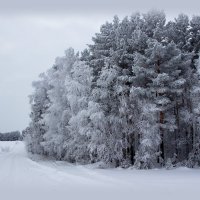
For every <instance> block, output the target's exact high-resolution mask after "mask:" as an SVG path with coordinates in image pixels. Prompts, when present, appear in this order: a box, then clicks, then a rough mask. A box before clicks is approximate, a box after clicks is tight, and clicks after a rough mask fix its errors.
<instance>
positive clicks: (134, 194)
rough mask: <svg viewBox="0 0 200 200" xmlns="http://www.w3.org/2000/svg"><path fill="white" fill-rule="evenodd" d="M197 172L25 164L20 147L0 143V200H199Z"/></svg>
mask: <svg viewBox="0 0 200 200" xmlns="http://www.w3.org/2000/svg"><path fill="white" fill-rule="evenodd" d="M199 191H200V170H197V169H186V168H180V169H176V170H149V171H143V170H141V171H138V170H131V169H128V170H123V169H95V168H94V167H92V166H74V165H71V164H67V163H64V162H55V161H41V160H38V161H37V162H35V161H33V160H31V159H30V158H28V156H27V153H26V151H25V146H24V143H23V142H0V199H1V200H32V199H34V200H40V199H41V200H51V199H52V200H54V199H55V200H64V199H65V200H107V199H108V200H112V199H113V200H118V199H121V200H126V199H130V200H144V199H145V200H146V199H148V200H158V199H159V200H179V199H180V200H185V199H187V200H188V199H198V198H199V196H200V195H199Z"/></svg>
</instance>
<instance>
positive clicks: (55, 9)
mask: <svg viewBox="0 0 200 200" xmlns="http://www.w3.org/2000/svg"><path fill="white" fill-rule="evenodd" d="M41 2H42V3H41ZM152 8H157V9H162V10H165V11H166V14H167V15H168V16H169V17H170V18H173V17H174V16H176V15H177V14H178V13H181V12H185V13H188V14H198V9H199V8H200V1H199V0H198V1H197V0H190V1H187V2H186V1H185V2H184V1H180V0H166V1H162V0H154V1H151V0H139V1H138V0H137V1H136V0H122V1H117V0H110V1H108V0H101V1H99V3H98V2H96V1H94V0H93V1H92V0H85V1H83V0H82V1H81V0H73V1H67V0H43V1H42V0H40V1H39V0H35V1H33V0H29V1H28V0H19V1H17V0H12V1H11V0H7V1H2V0H0V132H6V131H12V130H20V131H21V130H23V129H24V128H25V127H26V126H27V125H28V122H29V113H30V108H29V100H28V95H29V94H31V92H32V87H31V83H32V81H34V80H36V79H37V77H38V75H39V74H40V73H41V72H44V71H46V70H47V69H48V68H50V67H51V66H52V65H53V63H54V60H55V57H57V56H62V55H64V50H65V49H67V48H68V47H70V46H72V47H73V48H75V50H83V49H84V48H85V47H86V44H89V43H91V37H92V36H93V35H94V33H95V32H98V30H99V27H100V25H101V24H103V23H104V22H105V21H106V20H108V21H110V20H112V17H113V16H114V15H115V14H118V15H119V16H120V17H123V16H125V15H130V14H131V13H133V12H135V11H141V12H145V11H147V10H150V9H152ZM176 13H177V14H176ZM199 14H200V13H199Z"/></svg>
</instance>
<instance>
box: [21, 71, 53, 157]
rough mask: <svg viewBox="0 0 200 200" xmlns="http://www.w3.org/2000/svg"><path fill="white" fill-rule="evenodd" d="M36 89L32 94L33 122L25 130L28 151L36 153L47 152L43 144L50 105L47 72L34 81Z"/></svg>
mask: <svg viewBox="0 0 200 200" xmlns="http://www.w3.org/2000/svg"><path fill="white" fill-rule="evenodd" d="M33 87H34V89H35V91H34V93H33V94H32V95H31V96H30V103H31V110H32V112H31V114H30V118H31V122H30V125H29V127H28V128H27V129H26V130H25V136H24V137H25V141H26V146H27V149H28V151H30V152H32V153H36V154H45V151H44V149H43V147H42V145H41V143H42V142H43V140H44V139H43V136H44V134H45V131H46V124H45V123H44V121H43V114H45V113H46V112H47V109H48V107H49V103H50V102H49V98H48V94H47V93H48V90H49V89H50V86H49V84H48V77H47V76H46V75H45V74H41V75H40V80H39V81H36V82H33Z"/></svg>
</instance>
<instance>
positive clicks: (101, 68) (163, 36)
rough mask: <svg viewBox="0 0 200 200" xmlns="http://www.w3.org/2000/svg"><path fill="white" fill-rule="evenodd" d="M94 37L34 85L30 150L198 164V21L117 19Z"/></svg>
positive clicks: (68, 156)
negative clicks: (87, 44) (79, 51)
mask: <svg viewBox="0 0 200 200" xmlns="http://www.w3.org/2000/svg"><path fill="white" fill-rule="evenodd" d="M92 40H93V44H91V45H89V46H88V49H86V50H84V51H83V52H81V54H80V55H79V54H78V53H75V52H74V50H73V49H72V48H70V49H68V50H67V51H66V52H65V56H63V57H59V58H57V59H56V62H55V64H54V65H53V67H52V68H50V69H49V70H48V71H47V72H46V73H44V74H41V75H40V80H39V81H37V82H34V83H33V86H34V88H35V91H34V93H33V94H32V95H31V96H30V103H31V106H32V112H31V115H30V117H31V123H30V125H29V127H28V128H27V129H26V130H25V131H24V134H25V135H26V137H25V138H26V144H27V149H28V151H30V152H32V153H36V154H43V155H47V156H53V157H55V158H56V159H59V160H66V161H68V162H77V163H82V164H85V163H94V162H101V163H104V164H105V165H106V166H112V167H118V166H121V167H129V166H135V167H136V168H138V169H150V168H155V167H166V168H171V167H176V166H188V167H196V166H200V104H199V103H200V102H199V100H200V84H199V75H200V65H199V64H198V60H199V49H200V16H193V17H192V18H191V19H189V18H188V16H187V15H185V14H180V15H179V16H178V17H177V18H176V19H175V20H173V21H169V22H166V16H165V14H164V13H163V12H160V11H150V12H148V13H145V14H140V13H135V14H133V15H132V16H130V17H125V18H124V19H122V20H119V19H118V17H117V16H115V17H114V19H113V21H112V22H106V23H105V24H103V25H102V26H101V29H100V32H99V33H96V34H95V36H94V37H93V38H92Z"/></svg>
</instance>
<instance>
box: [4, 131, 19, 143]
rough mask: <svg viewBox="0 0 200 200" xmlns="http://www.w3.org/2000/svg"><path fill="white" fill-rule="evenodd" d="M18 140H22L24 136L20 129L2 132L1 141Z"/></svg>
mask: <svg viewBox="0 0 200 200" xmlns="http://www.w3.org/2000/svg"><path fill="white" fill-rule="evenodd" d="M17 140H22V136H21V134H20V132H19V131H12V132H8V133H0V141H17Z"/></svg>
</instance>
